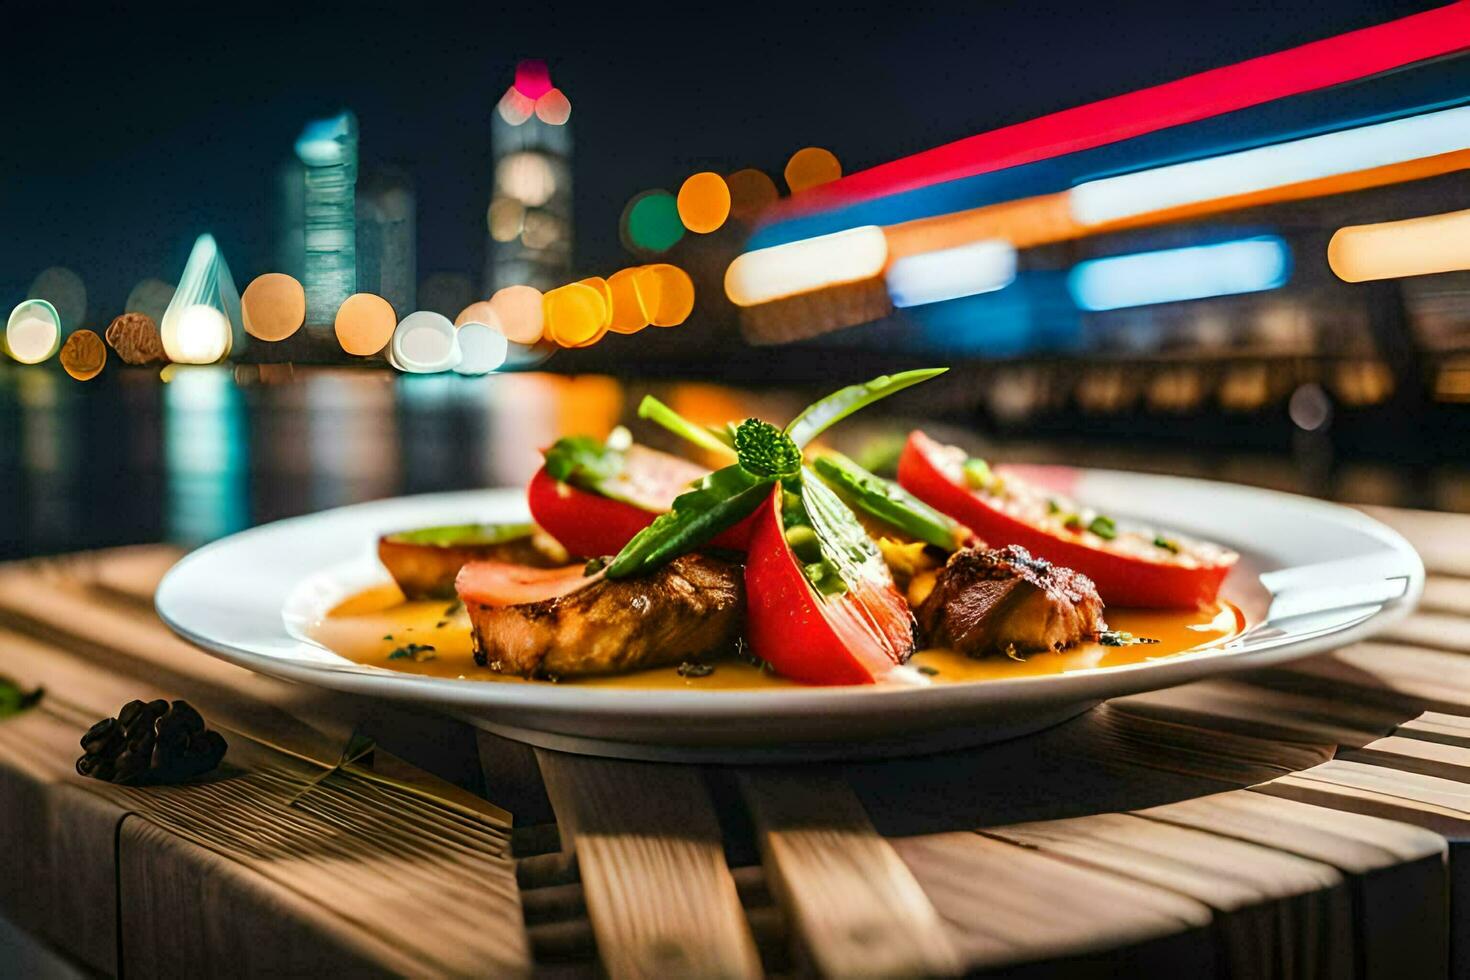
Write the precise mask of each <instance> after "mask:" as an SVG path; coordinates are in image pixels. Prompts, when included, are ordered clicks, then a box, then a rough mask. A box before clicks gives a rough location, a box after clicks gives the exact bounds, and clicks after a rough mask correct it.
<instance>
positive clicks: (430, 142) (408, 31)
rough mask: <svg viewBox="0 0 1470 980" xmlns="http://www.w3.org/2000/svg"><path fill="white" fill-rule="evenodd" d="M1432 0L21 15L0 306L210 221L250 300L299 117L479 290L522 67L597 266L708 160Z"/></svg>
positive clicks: (938, 132)
mask: <svg viewBox="0 0 1470 980" xmlns="http://www.w3.org/2000/svg"><path fill="white" fill-rule="evenodd" d="M1433 6H1438V4H1424V3H1396V2H1384V0H1377V2H1370V0H1334V2H1332V3H1321V2H1310V3H1307V2H1296V3H1287V4H1281V3H1265V2H1262V3H1254V4H1240V3H1210V4H1202V3H1180V4H1170V5H1167V6H1163V5H1158V4H1141V3H1131V4H1130V3H1121V4H1115V3H1086V4H1084V3H1074V4H1056V3H1052V4H1043V3H1034V2H1003V3H970V4H962V5H955V6H953V7H943V6H940V7H933V6H931V7H920V6H913V5H908V4H887V3H878V4H869V5H850V6H844V7H812V6H806V7H803V6H802V5H799V4H789V5H785V6H780V7H771V6H761V5H753V4H743V5H742V4H723V5H714V6H709V5H703V4H700V5H695V4H689V5H678V6H672V5H671V6H665V7H635V6H630V5H625V4H607V5H604V6H601V7H593V6H591V5H588V4H582V3H578V4H564V5H545V4H540V3H527V4H522V5H499V4H482V5H464V6H459V7H449V6H443V7H441V6H435V5H432V4H421V3H413V4H401V5H382V4H365V3H356V4H341V3H309V4H306V3H301V4H292V5H289V6H288V5H276V6H273V5H270V4H252V5H249V9H248V10H244V9H241V8H239V7H236V6H234V5H225V4H213V5H212V4H190V5H183V4H174V3H163V4H156V5H143V4H107V5H101V4H98V5H51V4H44V5H43V4H29V5H25V6H21V7H19V8H15V7H12V8H11V9H10V10H8V11H7V13H6V15H5V28H6V34H7V35H8V40H7V42H6V44H5V49H4V55H3V57H0V73H3V74H0V93H3V94H0V100H3V110H4V111H3V119H4V120H5V137H4V139H3V146H4V149H3V150H0V231H3V234H0V301H3V303H4V304H7V308H8V304H13V303H14V302H16V301H18V300H19V299H21V298H23V297H22V294H23V292H24V290H25V289H26V287H27V285H28V284H29V283H30V281H31V279H32V277H33V276H34V275H35V274H36V273H37V272H38V271H40V270H41V269H43V268H46V267H48V266H52V265H64V266H67V267H70V268H72V269H75V270H77V271H78V272H80V273H81V275H82V277H83V279H84V280H85V282H86V284H87V288H88V294H89V307H90V309H91V310H92V311H93V317H92V318H93V319H96V318H97V316H99V315H100V314H101V312H103V311H108V310H116V309H119V308H120V305H121V304H122V302H123V300H124V299H125V297H126V296H127V293H128V290H129V289H130V288H131V287H132V285H133V284H134V283H135V282H137V281H138V280H140V279H142V278H144V277H146V276H158V277H160V278H163V279H165V280H168V281H173V280H174V279H175V277H176V276H177V274H178V271H179V269H180V268H181V267H182V265H183V262H184V259H185V258H186V256H187V254H188V249H189V246H190V244H191V243H192V242H193V240H194V237H195V236H196V235H197V234H199V233H200V232H202V231H213V232H214V234H215V235H216V237H217V238H218V239H219V241H220V243H221V247H222V248H223V249H224V252H225V255H226V258H227V259H228V260H229V262H230V264H231V266H232V268H233V270H234V273H235V278H236V280H237V282H239V283H240V284H241V285H243V284H244V283H246V282H248V281H249V280H250V279H251V278H252V277H253V276H255V275H256V274H258V273H260V272H264V271H269V268H270V260H269V256H270V240H269V230H270V217H271V208H272V200H271V181H272V177H273V174H274V168H275V167H276V165H277V164H278V163H279V162H280V161H281V160H282V159H284V158H285V157H286V156H287V155H288V154H289V152H290V145H291V142H292V140H293V139H294V138H295V136H296V134H297V133H298V131H299V129H300V127H301V124H302V122H303V121H304V120H306V119H309V118H313V117H315V116H320V115H324V114H327V113H330V112H334V111H336V110H337V109H339V108H341V107H344V106H346V107H350V108H352V109H353V110H355V111H356V112H357V114H358V116H359V118H360V120H361V125H362V133H363V140H362V153H363V159H364V162H365V163H371V162H379V163H393V164H398V165H401V166H402V167H403V168H404V169H406V170H407V171H408V172H409V174H410V175H411V176H412V177H413V179H414V180H415V181H416V183H417V187H418V206H419V274H420V277H423V276H426V275H429V274H432V273H435V272H461V273H466V274H470V275H477V274H478V271H479V270H480V269H481V268H482V265H483V255H484V247H485V224H484V211H485V206H486V203H487V201H488V197H489V190H490V180H491V171H490V125H489V119H490V114H491V113H492V112H493V111H494V106H495V102H496V100H497V99H498V98H499V97H500V95H501V93H502V92H504V90H505V88H506V87H507V86H508V85H509V84H510V82H511V79H512V75H513V70H514V65H515V63H516V61H517V60H518V59H521V58H527V57H536V58H544V59H546V60H547V62H548V63H549V64H550V67H551V73H552V79H553V81H554V82H555V83H556V84H557V85H558V86H559V87H561V88H562V89H563V90H564V91H565V92H566V93H567V95H568V97H569V98H570V99H571V102H572V107H573V109H572V124H573V129H574V135H575V141H576V153H575V181H576V183H575V215H576V259H577V266H578V268H579V269H582V270H599V269H601V270H606V269H608V268H611V267H614V266H616V265H618V264H619V263H620V262H621V261H622V260H623V256H622V252H621V248H620V246H619V243H618V237H617V222H618V215H619V213H620V211H621V209H622V207H623V205H624V204H625V203H626V201H627V200H628V198H629V197H631V196H632V195H633V194H635V193H636V192H638V191H640V190H642V189H645V188H650V187H660V186H661V187H666V188H670V189H675V188H677V186H678V183H679V182H680V181H681V180H682V179H683V178H684V177H685V176H687V175H688V174H689V173H691V172H693V171H695V170H698V169H713V170H718V171H721V172H730V171H732V170H735V169H737V168H740V167H746V166H755V167H760V168H762V169H764V170H766V171H767V172H768V173H771V174H773V175H777V176H778V177H779V174H780V171H781V168H782V166H783V165H784V163H785V160H786V158H787V157H788V156H789V155H790V153H791V152H792V151H794V150H796V149H798V148H800V147H802V146H807V145H817V146H825V147H827V148H829V149H831V150H833V151H834V152H835V153H836V154H837V156H838V158H839V159H840V160H841V161H842V162H843V165H844V167H845V169H846V170H847V171H848V172H852V171H854V170H858V169H862V168H865V167H868V166H871V165H873V164H877V163H882V162H884V161H887V160H890V159H893V158H895V157H899V156H902V155H905V154H908V153H912V152H915V151H918V150H922V149H926V148H928V147H931V146H934V145H937V144H940V143H943V142H947V141H949V140H953V139H957V138H960V137H963V136H968V135H971V134H973V133H976V132H980V131H983V130H985V129H989V128H993V127H995V126H999V125H1004V124H1006V123H1010V122H1015V121H1019V120H1023V119H1026V118H1030V117H1033V116H1036V115H1040V114H1043V113H1046V112H1050V111H1053V110H1057V109H1062V108H1066V107H1068V106H1073V105H1077V104H1080V103H1085V102H1089V101H1092V100H1095V99H1099V98H1103V97H1106V96H1109V95H1114V94H1117V93H1121V92H1126V91H1130V90H1133V89H1137V88H1140V87H1143V86H1147V85H1151V84H1155V83H1158V82H1162V81H1167V80H1170V79H1173V78H1177V77H1180V76H1184V75H1188V74H1191V73H1194V72H1198V71H1202V70H1205V69H1208V68H1213V67H1216V66H1219V65H1224V64H1228V63H1231V62H1235V61H1239V60H1241V59H1244V58H1249V57H1252V56H1255V55H1260V54H1265V53H1268V52H1271V51H1276V50H1280V49H1282V48H1287V47H1290V46H1292V45H1296V44H1301V43H1304V42H1307V41H1311V40H1315V39H1318V38H1322V37H1327V36H1330V35H1333V34H1337V33H1341V32H1343V31H1347V30H1352V29H1355V28H1359V27H1365V26H1368V25H1371V24H1375V23H1380V22H1382V21H1385V20H1389V19H1391V18H1393V17H1396V16H1402V15H1404V14H1408V13H1412V12H1414V11H1417V10H1423V9H1428V8H1430V7H1433ZM108 315H109V316H110V314H108ZM102 322H104V323H105V318H104V319H103V321H102Z"/></svg>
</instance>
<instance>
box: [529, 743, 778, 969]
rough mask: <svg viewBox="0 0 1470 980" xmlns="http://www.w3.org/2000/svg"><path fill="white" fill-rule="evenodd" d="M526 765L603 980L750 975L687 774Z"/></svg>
mask: <svg viewBox="0 0 1470 980" xmlns="http://www.w3.org/2000/svg"><path fill="white" fill-rule="evenodd" d="M536 755H537V761H538V762H539V763H540V766H541V773H542V777H543V778H544V779H545V782H546V792H547V796H548V797H550V799H551V805H552V807H553V809H555V811H556V817H557V822H558V824H559V825H560V826H561V831H562V839H563V842H564V848H565V850H566V852H567V854H568V856H569V857H571V858H573V859H575V861H576V862H577V867H578V869H579V870H580V871H581V876H582V886H583V890H584V893H585V895H586V901H587V912H588V915H589V917H590V918H591V920H592V928H593V931H594V932H595V934H596V936H597V946H598V950H599V952H600V954H601V959H602V965H603V968H604V969H605V970H606V971H607V973H608V975H609V976H611V977H614V978H621V977H667V976H710V977H753V976H758V975H759V974H760V972H761V970H760V959H759V956H758V955H757V953H756V947H755V942H754V939H753V938H752V937H751V932H750V928H749V925H748V924H747V923H746V920H745V915H744V912H743V911H742V909H741V907H740V898H739V896H738V894H737V893H736V890H735V882H734V880H733V879H732V878H731V875H730V869H729V868H728V867H727V866H726V864H725V853H724V848H723V846H722V844H721V835H720V827H719V823H718V821H717V820H716V819H715V815H714V811H713V809H712V808H711V807H710V803H709V795H708V793H707V792H706V790H705V788H704V785H703V783H702V781H701V780H700V776H699V771H698V770H697V769H694V768H691V767H687V766H670V765H658V764H654V763H634V762H618V761H613V760H607V759H589V758H585V757H581V756H573V755H566V754H564V753H560V752H551V751H546V750H537V753H536Z"/></svg>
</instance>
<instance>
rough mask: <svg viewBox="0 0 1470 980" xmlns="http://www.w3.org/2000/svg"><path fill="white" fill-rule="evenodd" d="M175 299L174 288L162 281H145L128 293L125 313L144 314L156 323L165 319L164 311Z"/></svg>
mask: <svg viewBox="0 0 1470 980" xmlns="http://www.w3.org/2000/svg"><path fill="white" fill-rule="evenodd" d="M173 298H174V287H173V286H172V285H170V284H169V283H166V282H164V281H163V280H162V279H144V280H143V281H142V282H140V283H138V284H137V285H136V286H134V287H133V289H132V292H130V293H128V301H127V304H126V305H125V306H124V308H123V312H124V313H143V314H146V315H147V316H148V318H149V319H151V320H152V321H153V322H154V323H157V322H159V321H160V320H162V319H163V314H164V311H165V310H167V309H168V304H169V302H170V301H171V300H173Z"/></svg>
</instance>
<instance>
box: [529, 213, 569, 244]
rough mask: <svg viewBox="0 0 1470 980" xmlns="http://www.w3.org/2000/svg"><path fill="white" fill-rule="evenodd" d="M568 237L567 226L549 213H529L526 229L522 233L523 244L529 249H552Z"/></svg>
mask: <svg viewBox="0 0 1470 980" xmlns="http://www.w3.org/2000/svg"><path fill="white" fill-rule="evenodd" d="M566 237H567V229H566V225H565V224H563V223H562V220H561V219H560V218H558V217H557V216H556V215H554V214H551V213H550V212H547V211H527V212H526V227H525V229H524V230H523V231H522V232H521V242H522V243H523V244H524V245H525V246H526V247H527V248H534V249H544V248H550V247H551V246H553V245H555V244H556V243H557V242H560V241H564V240H565V239H566Z"/></svg>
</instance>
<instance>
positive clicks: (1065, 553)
mask: <svg viewBox="0 0 1470 980" xmlns="http://www.w3.org/2000/svg"><path fill="white" fill-rule="evenodd" d="M950 452H951V450H950V449H949V447H946V446H943V445H941V444H940V443H938V442H935V441H934V440H933V439H930V438H929V437H928V436H926V435H925V434H924V433H922V432H919V431H917V430H915V431H914V432H912V433H910V434H909V439H908V442H907V443H906V444H905V445H904V448H903V454H902V455H901V456H900V457H899V460H898V482H899V484H900V485H902V486H903V488H904V489H905V490H907V491H908V492H909V493H911V494H913V495H914V496H916V497H918V498H919V499H920V500H922V501H924V502H925V503H927V504H928V505H929V506H931V507H934V508H936V509H937V510H941V511H943V512H944V513H946V514H948V515H949V516H950V517H953V518H954V519H955V520H957V521H960V522H961V523H964V524H967V525H969V527H970V528H972V529H973V530H974V532H975V534H976V535H977V536H978V537H980V538H981V539H982V540H984V541H985V542H986V543H987V544H988V545H989V546H991V547H1001V546H1004V545H1008V544H1018V545H1020V546H1021V547H1023V548H1025V549H1026V550H1027V551H1030V552H1031V553H1032V554H1033V555H1036V556H1037V557H1039V558H1045V559H1047V560H1048V561H1051V562H1054V563H1056V564H1058V565H1062V566H1065V567H1067V568H1072V569H1076V570H1077V571H1079V572H1081V573H1082V574H1083V575H1086V576H1087V577H1088V578H1090V579H1092V581H1093V583H1094V584H1095V585H1096V586H1097V591H1098V594H1099V595H1100V596H1102V598H1103V601H1104V602H1106V603H1110V604H1117V605H1120V606H1145V607H1154V608H1170V609H1175V608H1177V609H1190V608H1195V607H1197V606H1201V605H1206V604H1208V603H1211V602H1214V601H1215V598H1216V597H1217V596H1218V595H1219V592H1220V583H1221V582H1223V581H1224V580H1225V576H1226V575H1227V574H1228V573H1229V572H1230V569H1231V567H1232V566H1233V565H1234V564H1235V562H1236V559H1237V558H1238V557H1239V556H1238V555H1236V554H1235V553H1233V552H1230V551H1226V550H1225V549H1223V548H1218V547H1216V546H1214V545H1208V544H1204V543H1202V542H1200V543H1191V542H1185V541H1181V542H1180V545H1179V546H1180V551H1179V553H1178V554H1174V553H1172V552H1170V551H1167V550H1165V549H1163V548H1155V547H1153V546H1152V544H1151V543H1149V544H1148V546H1147V550H1146V551H1145V550H1144V549H1143V548H1139V547H1138V544H1139V543H1138V542H1136V541H1132V540H1127V539H1124V538H1122V537H1121V536H1120V538H1119V539H1117V540H1114V541H1104V540H1103V539H1101V538H1098V537H1096V536H1095V535H1092V534H1089V533H1087V532H1079V531H1072V530H1068V529H1067V528H1065V527H1063V526H1062V525H1061V524H1060V523H1056V525H1055V526H1051V525H1050V524H1049V523H1048V522H1047V521H1046V520H1045V518H1042V519H1040V520H1036V519H1031V518H1028V517H1026V516H1022V515H1018V514H1017V513H1016V512H1015V508H1012V510H1011V512H1009V513H1008V512H1007V510H1006V509H1005V507H1004V504H1005V503H1006V502H1007V500H1006V499H1005V498H997V497H995V496H992V495H990V494H986V493H983V492H980V491H974V490H971V489H970V488H969V487H968V486H966V485H965V483H964V476H963V474H962V473H961V472H959V471H958V469H957V467H956V466H954V465H953V464H952V463H951V462H950V461H949V460H948V459H947V458H946V457H947V456H949V454H950ZM1028 469H1029V468H1027V467H1016V468H1014V469H1004V468H1003V469H1000V470H998V471H997V472H999V473H1000V474H1001V475H1003V476H1004V477H1005V487H1006V497H1007V498H1011V499H1012V500H1036V501H1044V500H1045V499H1046V493H1045V491H1044V490H1041V489H1039V488H1037V487H1035V486H1034V485H1032V484H1030V483H1028V482H1026V480H1025V479H1024V478H1023V475H1022V474H1025V473H1027V472H1028ZM1032 472H1037V471H1034V470H1033V471H1032ZM1055 476H1056V474H1055V473H1053V474H1051V477H1047V476H1043V479H1044V480H1047V482H1048V483H1050V482H1051V480H1052V478H1054V477H1055ZM1043 506H1044V505H1043ZM1033 509H1034V508H1033ZM1130 549H1137V550H1130ZM1155 552H1156V553H1155Z"/></svg>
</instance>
